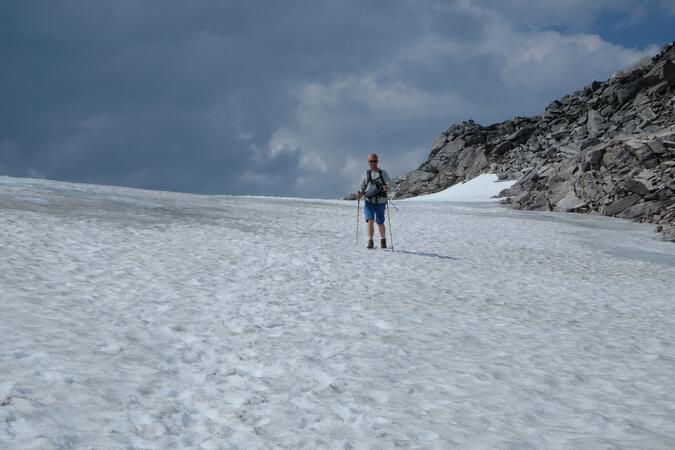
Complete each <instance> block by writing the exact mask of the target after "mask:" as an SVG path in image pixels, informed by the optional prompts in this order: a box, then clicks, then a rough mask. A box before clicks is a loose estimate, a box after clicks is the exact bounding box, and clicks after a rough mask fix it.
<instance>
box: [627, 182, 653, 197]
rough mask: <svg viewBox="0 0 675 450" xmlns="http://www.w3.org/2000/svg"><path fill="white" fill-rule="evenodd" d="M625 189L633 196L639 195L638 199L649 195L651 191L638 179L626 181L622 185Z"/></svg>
mask: <svg viewBox="0 0 675 450" xmlns="http://www.w3.org/2000/svg"><path fill="white" fill-rule="evenodd" d="M624 187H625V189H626V190H627V191H628V192H632V193H634V194H637V195H639V196H640V197H644V196H645V195H647V194H649V193H650V192H651V191H652V190H653V189H650V188H649V187H648V186H647V184H646V183H645V182H643V181H641V180H638V179H632V180H628V181H626V183H625V184H624Z"/></svg>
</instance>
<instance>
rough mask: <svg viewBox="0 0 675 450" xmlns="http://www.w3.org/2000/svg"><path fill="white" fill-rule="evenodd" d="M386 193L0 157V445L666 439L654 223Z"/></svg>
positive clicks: (666, 282)
mask: <svg viewBox="0 0 675 450" xmlns="http://www.w3.org/2000/svg"><path fill="white" fill-rule="evenodd" d="M399 209H400V211H395V210H393V211H392V225H393V234H394V244H395V248H396V251H395V252H388V251H382V250H375V251H367V250H366V249H365V242H364V241H363V235H362V236H361V237H362V239H361V241H360V242H359V245H358V246H356V245H355V242H354V239H355V214H356V204H355V203H353V202H351V203H350V202H344V201H320V200H316V201H315V200H278V199H256V198H238V197H204V196H196V195H187V194H175V193H164V192H146V191H138V190H132V189H123V188H112V187H100V186H88V185H74V184H66V183H56V182H49V181H40V180H25V179H12V178H7V177H0V336H1V339H0V448H2V449H30V448H39V449H93V448H95V449H99V450H100V449H119V448H125V449H141V448H143V449H171V448H178V449H220V448H241V449H269V448H271V449H276V448H287V449H297V448H310V449H316V448H344V449H368V448H372V449H376V448H382V449H387V448H395V447H400V448H417V449H446V448H514V449H515V448H517V449H521V448H560V449H569V448H584V449H599V448H627V449H635V448H641V449H644V448H674V447H675V389H674V384H673V380H674V379H675V347H674V345H675V344H674V342H675V301H674V300H675V299H674V298H673V292H674V291H675V246H674V245H673V244H670V243H666V242H662V241H660V240H658V235H657V234H655V233H653V232H652V227H651V226H644V225H640V224H635V223H632V222H628V221H623V220H617V219H610V218H602V217H591V216H582V215H572V214H557V213H528V212H520V211H512V210H508V209H504V208H503V207H500V206H498V205H494V204H489V203H487V204H475V205H466V204H453V203H443V204H440V203H430V204H426V203H402V204H400V205H399ZM361 229H362V230H363V227H362V228H361Z"/></svg>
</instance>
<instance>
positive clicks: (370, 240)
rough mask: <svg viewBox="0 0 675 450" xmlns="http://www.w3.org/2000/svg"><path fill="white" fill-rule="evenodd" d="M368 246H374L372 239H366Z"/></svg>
mask: <svg viewBox="0 0 675 450" xmlns="http://www.w3.org/2000/svg"><path fill="white" fill-rule="evenodd" d="M368 248H369V249H370V248H375V243H374V242H373V240H372V239H368Z"/></svg>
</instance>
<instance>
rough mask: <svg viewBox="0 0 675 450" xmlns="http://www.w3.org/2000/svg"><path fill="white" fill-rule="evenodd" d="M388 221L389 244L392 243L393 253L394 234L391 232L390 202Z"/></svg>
mask: <svg viewBox="0 0 675 450" xmlns="http://www.w3.org/2000/svg"><path fill="white" fill-rule="evenodd" d="M387 221H388V222H389V242H390V243H391V251H392V252H393V251H394V234H393V232H392V231H391V213H390V212H389V202H387Z"/></svg>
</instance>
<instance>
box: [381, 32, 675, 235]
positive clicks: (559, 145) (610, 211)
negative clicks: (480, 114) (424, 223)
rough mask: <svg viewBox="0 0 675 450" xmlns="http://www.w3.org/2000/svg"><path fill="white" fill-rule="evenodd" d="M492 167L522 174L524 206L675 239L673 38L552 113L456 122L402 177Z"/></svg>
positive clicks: (408, 193) (411, 179) (519, 186)
mask: <svg viewBox="0 0 675 450" xmlns="http://www.w3.org/2000/svg"><path fill="white" fill-rule="evenodd" d="M484 172H495V173H497V174H499V177H500V178H501V179H515V180H518V182H517V183H516V184H515V185H514V186H513V187H512V188H511V189H508V190H506V191H503V192H502V196H503V197H505V198H504V200H503V202H504V203H506V204H508V205H509V206H511V207H513V208H517V209H527V210H547V211H569V212H584V213H592V214H604V215H608V216H617V217H623V218H628V219H634V220H638V221H642V222H652V223H656V224H659V225H660V226H659V227H658V229H659V231H663V233H664V236H665V237H666V238H668V239H672V240H675V42H674V43H671V44H669V45H667V46H665V47H664V48H663V49H662V50H661V51H660V52H659V54H657V55H656V56H654V57H653V58H651V59H647V60H644V61H642V62H641V63H640V64H638V65H637V66H635V67H633V68H631V69H629V70H626V71H623V72H620V73H617V74H616V75H615V76H614V77H612V78H611V79H610V80H608V81H606V82H599V81H595V82H593V83H592V84H591V85H590V86H587V87H585V88H584V89H583V90H581V91H578V92H575V93H574V94H572V95H568V96H566V97H564V98H562V99H560V100H556V101H554V102H553V103H551V104H550V105H549V106H548V107H547V108H546V110H545V111H544V114H542V115H541V116H536V117H517V118H514V119H512V120H508V121H506V122H503V123H498V124H493V125H490V126H481V125H479V124H476V123H474V122H473V121H467V122H463V123H461V124H456V125H453V126H451V127H450V128H449V129H447V130H446V131H444V132H443V133H442V134H441V135H440V136H439V137H438V138H437V139H436V141H435V142H434V144H433V146H432V149H431V153H430V155H429V158H428V159H427V161H425V162H424V163H423V164H422V165H420V166H419V167H418V168H417V169H416V170H414V171H412V172H410V173H408V174H407V175H404V176H402V177H400V178H398V179H397V180H396V187H395V190H394V195H395V197H396V198H406V197H412V196H417V195H422V194H427V193H432V192H436V191H439V190H442V189H445V188H447V187H449V186H451V185H453V184H455V183H458V182H462V181H464V180H467V179H470V178H473V177H475V176H476V175H479V174H481V173H484Z"/></svg>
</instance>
